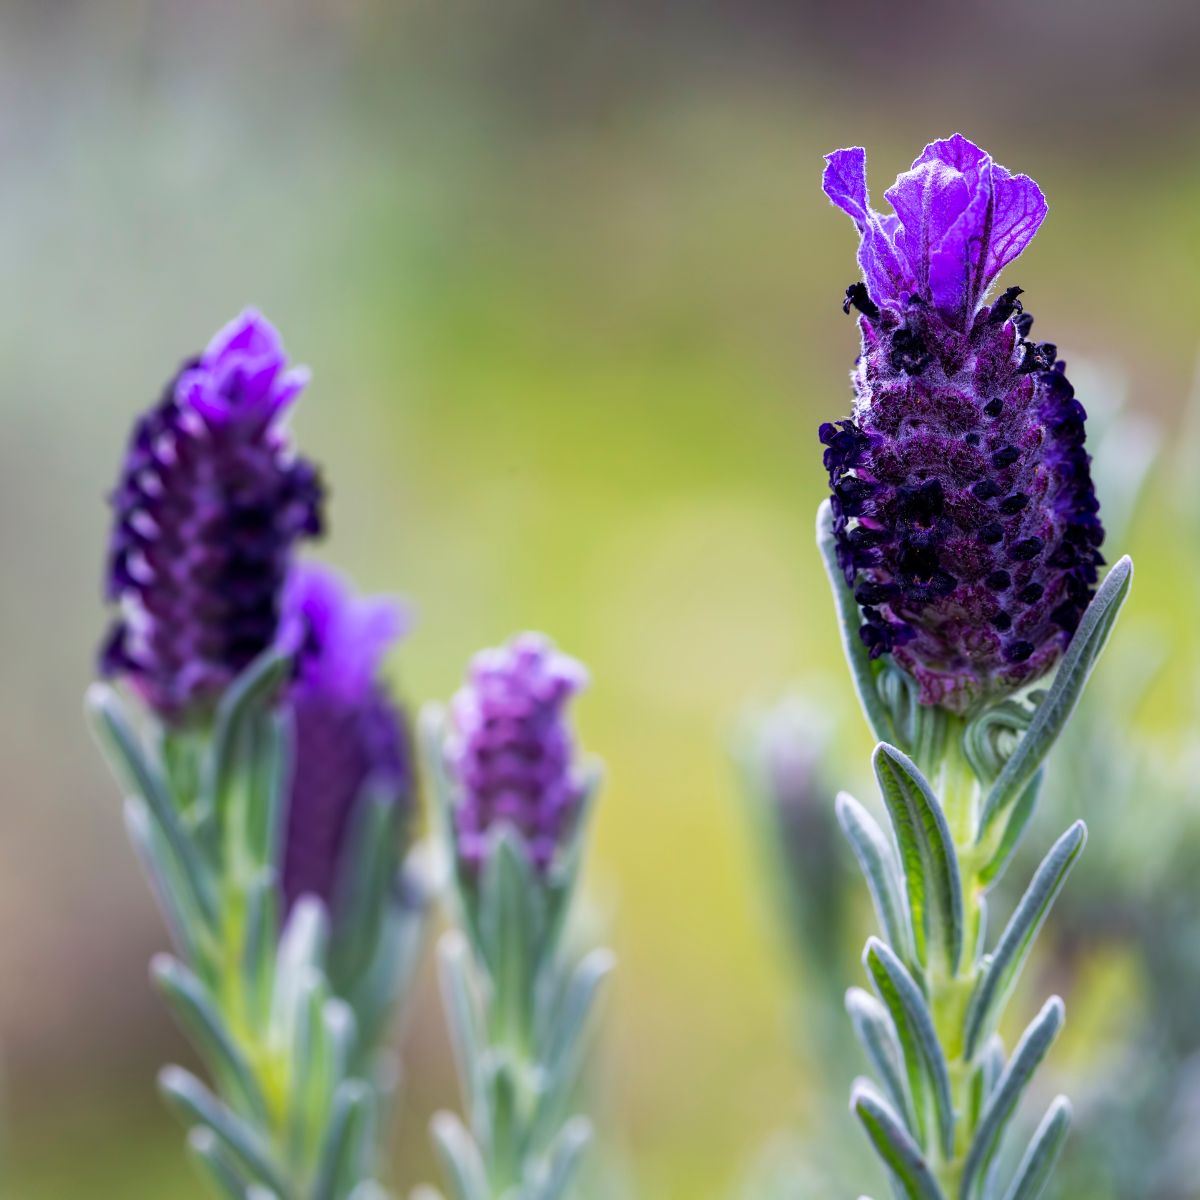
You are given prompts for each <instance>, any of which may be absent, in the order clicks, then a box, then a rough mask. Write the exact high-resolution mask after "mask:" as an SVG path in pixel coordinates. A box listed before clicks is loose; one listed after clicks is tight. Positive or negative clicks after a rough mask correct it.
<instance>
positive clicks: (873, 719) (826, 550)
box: [817, 500, 898, 742]
mask: <svg viewBox="0 0 1200 1200" xmlns="http://www.w3.org/2000/svg"><path fill="white" fill-rule="evenodd" d="M817 548H818V550H820V552H821V559H822V561H823V562H824V563H825V570H826V573H827V574H828V576H829V586H830V587H831V588H832V589H833V602H834V606H835V608H836V611H837V619H838V629H839V631H840V633H841V638H842V650H843V651H844V653H845V655H846V662H847V664H848V665H849V667H850V675H851V678H852V679H853V680H854V689H855V691H856V692H857V693H858V701H859V703H860V704H861V705H862V709H863V713H864V715H865V716H866V718H867V724H868V725H870V727H871V731H872V733H874V735H875V737H876V739H877V740H878V741H881V742H895V741H896V740H898V739H897V731H896V729H895V727H894V726H893V724H892V719H891V716H890V715H889V714H888V711H887V708H886V706H885V705H884V703H883V700H882V699H881V698H880V695H879V690H878V688H877V687H876V676H877V674H878V671H879V668H878V666H877V664H876V663H874V662H872V661H871V657H870V654H869V653H868V651H867V648H866V646H865V645H864V644H863V640H862V638H861V637H859V635H858V629H859V626H860V625H861V624H862V615H861V614H860V613H859V610H858V603H857V601H856V600H855V599H854V593H853V592H852V591H851V590H850V588H849V587H848V586H847V585H846V578H845V576H844V575H843V574H842V569H841V567H840V566H838V561H837V543H836V541H835V540H834V536H833V513H832V511H831V509H830V507H829V501H828V500H825V501H823V502H822V503H821V506H820V507H819V508H818V509H817Z"/></svg>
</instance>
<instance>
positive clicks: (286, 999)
mask: <svg viewBox="0 0 1200 1200" xmlns="http://www.w3.org/2000/svg"><path fill="white" fill-rule="evenodd" d="M328 941H329V918H328V916H327V915H326V913H325V906H324V905H323V904H322V903H321V902H320V901H319V900H318V899H317V898H316V897H315V896H301V897H300V899H299V900H298V901H296V904H295V907H294V908H293V909H292V911H291V915H290V916H289V917H288V920H287V924H286V925H285V926H284V927H283V935H282V936H281V937H280V939H279V949H278V951H277V953H276V955H275V990H274V995H273V996H272V997H271V1023H272V1025H274V1026H275V1027H276V1028H278V1029H293V1028H294V1027H295V1024H296V1020H297V1015H298V1011H299V1005H300V1003H301V999H302V994H301V988H302V985H304V983H305V982H306V980H307V979H308V978H309V972H310V971H313V970H316V971H318V972H319V971H321V970H322V968H323V966H324V960H325V950H326V946H327V945H328Z"/></svg>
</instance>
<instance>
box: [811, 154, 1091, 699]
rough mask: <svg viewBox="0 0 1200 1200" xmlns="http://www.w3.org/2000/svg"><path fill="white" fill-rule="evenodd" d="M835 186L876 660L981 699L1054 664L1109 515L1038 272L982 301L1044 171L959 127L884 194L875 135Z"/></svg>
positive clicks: (858, 582)
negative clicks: (1040, 304) (871, 163)
mask: <svg viewBox="0 0 1200 1200" xmlns="http://www.w3.org/2000/svg"><path fill="white" fill-rule="evenodd" d="M826 161H827V162H828V167H827V169H826V172H825V180H824V187H825V192H826V194H827V195H828V196H829V197H830V199H831V200H833V202H834V203H835V204H837V205H838V207H840V208H841V209H843V210H844V211H845V212H847V213H848V214H849V215H850V216H851V217H852V218H853V220H854V222H855V224H856V225H857V227H858V230H859V234H860V239H861V240H860V246H859V263H860V265H861V266H862V270H863V275H864V279H865V283H856V284H853V285H851V287H850V288H849V289H847V293H846V301H845V305H844V307H845V309H846V311H847V312H848V311H849V309H850V307H851V306H854V307H856V308H857V309H858V311H859V313H860V317H859V327H860V330H861V332H862V353H861V355H860V357H859V360H858V365H857V367H856V369H855V372H854V375H853V381H854V390H855V405H854V411H853V414H852V416H851V418H850V419H848V420H843V421H838V422H836V423H832V424H831V423H827V424H824V425H822V426H821V432H820V436H821V441H822V443H823V444H824V446H825V447H826V449H825V466H826V468H827V469H828V471H829V479H830V488H831V490H832V501H831V503H832V507H833V520H834V532H835V536H836V539H837V547H838V559H839V563H840V565H841V567H842V569H843V571H844V572H845V576H846V580H847V582H848V583H849V584H850V585H851V586H852V587H853V588H854V594H855V598H856V599H857V601H858V603H859V605H860V606H861V608H862V613H863V625H862V628H861V630H860V632H861V635H862V639H863V641H864V643H865V644H866V645H867V647H868V648H869V649H870V652H871V655H872V657H876V656H878V655H880V654H884V653H890V654H891V655H892V656H893V658H894V659H895V661H896V662H897V663H898V664H899V665H900V666H901V667H902V668H904V669H905V670H906V671H908V672H909V673H910V674H911V675H912V676H913V677H914V678H915V679H916V680H917V682H918V683H919V685H920V700H921V702H922V703H924V704H937V705H941V706H943V707H945V708H947V709H949V710H951V711H953V712H956V713H960V714H961V713H967V712H970V711H973V710H974V709H976V708H977V707H978V706H979V705H981V704H983V703H987V702H989V701H991V700H994V699H996V698H998V697H1000V696H1003V695H1005V694H1008V693H1011V692H1012V691H1014V690H1015V689H1017V688H1019V687H1021V686H1023V685H1025V684H1026V683H1028V682H1030V681H1031V680H1033V679H1036V678H1037V677H1038V676H1040V675H1042V674H1043V673H1044V672H1045V671H1047V670H1048V669H1049V668H1050V667H1051V666H1052V665H1053V664H1054V662H1055V661H1056V660H1057V659H1058V657H1059V656H1060V655H1061V653H1062V651H1063V649H1064V648H1065V647H1066V645H1067V643H1068V642H1069V641H1070V638H1071V634H1072V633H1073V632H1074V630H1075V628H1076V626H1077V625H1078V623H1079V619H1080V617H1081V616H1082V614H1083V611H1084V609H1085V608H1086V606H1087V604H1088V601H1089V600H1090V598H1091V595H1092V592H1093V590H1094V587H1095V583H1096V579H1097V568H1098V566H1099V565H1100V564H1101V563H1102V562H1103V559H1102V558H1101V556H1100V552H1099V546H1100V544H1101V542H1102V541H1103V538H1104V530H1103V527H1102V526H1101V523H1100V519H1099V516H1098V512H1099V505H1098V503H1097V500H1096V496H1095V491H1094V489H1093V486H1092V479H1091V473H1090V461H1091V460H1090V458H1089V457H1088V454H1087V452H1086V451H1085V449H1084V422H1085V418H1086V413H1085V411H1084V408H1083V406H1082V405H1081V404H1080V402H1079V401H1078V400H1077V399H1076V398H1075V394H1074V389H1073V388H1072V387H1071V384H1070V383H1069V382H1068V381H1067V378H1066V375H1065V373H1064V371H1065V364H1064V363H1063V362H1062V361H1060V360H1059V359H1058V355H1057V349H1056V347H1055V346H1054V345H1053V344H1052V343H1049V342H1042V343H1036V342H1033V341H1031V340H1029V334H1030V331H1031V328H1032V325H1033V318H1032V317H1031V316H1030V315H1029V314H1028V313H1026V312H1024V311H1023V308H1022V304H1021V301H1020V300H1019V299H1018V298H1017V297H1018V296H1019V295H1020V294H1021V289H1020V288H1015V287H1011V288H1009V289H1008V290H1007V291H1006V292H1005V293H1004V294H1003V295H1002V296H1000V297H999V298H998V299H997V300H995V301H994V302H993V303H992V304H991V305H984V304H983V299H984V295H985V292H986V291H987V288H988V287H989V285H990V284H991V283H992V282H993V280H994V279H995V277H996V275H997V273H998V272H999V271H1000V269H1001V268H1002V267H1003V266H1004V265H1005V264H1006V263H1008V262H1011V261H1012V260H1013V259H1014V258H1016V257H1017V255H1018V254H1020V253H1021V251H1022V250H1023V249H1024V248H1025V247H1026V246H1027V245H1028V244H1029V242H1030V240H1031V239H1032V237H1033V235H1034V234H1035V233H1036V232H1037V229H1038V226H1039V225H1040V224H1041V222H1042V218H1043V217H1044V216H1045V212H1046V203H1045V200H1044V198H1043V197H1042V194H1041V191H1040V190H1039V189H1038V187H1037V185H1036V184H1035V183H1034V182H1033V181H1032V180H1031V179H1029V178H1028V177H1027V176H1024V175H1012V174H1010V173H1009V172H1008V171H1006V170H1005V169H1004V168H1003V167H1001V166H999V165H998V164H996V163H994V162H993V161H992V159H991V157H990V156H989V155H987V154H985V153H984V152H983V151H982V150H980V149H979V148H978V147H976V146H974V145H972V144H971V143H970V142H969V141H967V140H966V139H965V138H963V137H962V136H961V135H955V136H954V137H953V138H950V139H948V140H946V141H942V142H934V143H932V144H931V145H929V146H927V147H926V149H925V151H924V152H923V153H922V154H921V156H920V157H919V158H918V159H917V160H916V162H915V163H914V164H913V167H912V170H911V171H908V172H905V173H904V174H903V175H901V176H900V178H899V179H898V180H897V181H896V184H895V186H894V187H892V188H890V189H889V190H888V192H887V193H886V195H887V198H888V199H889V200H890V201H891V202H892V205H893V207H894V208H895V210H896V212H895V215H882V214H879V213H876V212H874V211H873V210H872V209H871V207H870V202H869V200H868V196H867V188H866V174H865V167H866V161H865V155H864V152H863V151H862V150H861V149H857V148H856V149H850V150H839V151H836V152H835V153H833V154H831V155H829V156H828V158H827V160H826Z"/></svg>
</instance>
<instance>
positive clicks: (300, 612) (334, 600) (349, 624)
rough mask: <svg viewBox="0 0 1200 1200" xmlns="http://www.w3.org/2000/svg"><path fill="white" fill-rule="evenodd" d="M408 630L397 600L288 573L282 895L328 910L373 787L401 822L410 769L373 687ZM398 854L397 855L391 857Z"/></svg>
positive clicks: (325, 571)
mask: <svg viewBox="0 0 1200 1200" xmlns="http://www.w3.org/2000/svg"><path fill="white" fill-rule="evenodd" d="M407 626H408V614H407V613H406V611H405V610H404V608H403V607H402V606H401V605H400V604H399V603H398V602H396V601H394V600H391V599H387V598H382V597H358V596H355V595H354V594H353V593H352V592H351V590H350V587H349V585H348V584H347V582H346V581H345V580H344V579H343V578H342V577H341V576H339V575H338V574H337V573H336V572H334V571H331V570H330V569H329V568H327V567H323V566H320V565H318V564H316V563H302V564H298V565H296V566H294V567H293V568H292V571H291V574H290V575H289V577H288V581H287V587H286V590H285V592H284V599H283V621H282V633H281V636H282V637H283V638H285V639H288V640H294V641H295V642H297V643H298V645H299V652H298V654H297V658H296V676H295V679H294V681H293V683H292V685H291V688H290V690H289V692H288V702H289V704H290V707H291V709H292V713H293V719H294V721H295V762H294V765H293V770H292V783H291V794H290V797H289V803H288V815H287V831H286V835H285V841H284V857H283V894H284V901H285V904H286V906H287V908H288V910H290V909H291V908H292V906H293V905H294V904H295V902H296V901H297V900H298V899H299V898H300V896H302V895H315V896H317V897H318V898H319V899H321V900H322V901H323V902H324V903H325V904H326V906H327V907H328V906H332V905H333V903H334V901H335V899H336V897H337V895H338V893H339V890H340V886H341V884H342V882H343V880H342V874H343V872H342V865H343V858H344V855H345V851H346V843H347V838H348V834H349V831H350V828H351V824H352V821H353V819H354V816H355V814H356V811H357V806H358V804H359V802H360V800H362V799H363V798H364V797H365V795H366V791H365V788H366V785H367V784H368V783H372V784H374V785H375V786H376V787H378V788H381V789H383V790H384V791H385V792H386V794H388V795H390V796H392V797H394V799H395V802H396V803H397V804H400V805H402V806H404V808H405V812H403V813H402V814H401V815H402V817H407V816H408V810H409V809H410V808H411V804H412V787H413V769H412V753H411V749H410V744H409V736H408V726H407V722H406V720H405V717H404V714H403V713H402V711H401V710H400V709H399V708H398V707H397V705H396V703H395V702H394V701H393V700H392V698H391V696H390V694H389V692H388V690H387V688H386V686H385V685H384V683H383V682H382V680H381V679H380V665H381V663H382V660H383V657H384V655H385V654H386V653H387V652H388V650H389V649H390V647H391V646H392V644H393V643H394V642H395V641H396V640H397V639H398V638H400V637H401V636H402V635H403V634H404V633H405V632H406V631H407ZM397 849H398V848H397Z"/></svg>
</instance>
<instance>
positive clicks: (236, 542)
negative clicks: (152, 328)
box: [101, 310, 321, 722]
mask: <svg viewBox="0 0 1200 1200" xmlns="http://www.w3.org/2000/svg"><path fill="white" fill-rule="evenodd" d="M307 379H308V373H307V372H306V371H304V370H288V369H287V359H286V356H285V355H284V351H283V346H282V344H281V342H280V340H279V335H278V334H277V333H276V332H275V330H274V329H273V328H272V327H271V325H270V324H269V323H268V322H267V321H266V320H265V319H264V318H263V317H261V316H260V315H259V314H258V313H256V312H254V311H252V310H247V311H246V312H244V313H242V315H241V316H240V317H238V318H237V319H236V320H235V321H233V322H232V323H231V324H229V325H227V326H226V327H225V328H224V329H222V330H221V331H220V332H219V333H218V334H217V335H216V337H215V338H213V340H212V342H211V343H210V344H209V347H208V349H207V350H205V351H204V353H203V354H202V355H201V356H200V357H199V358H197V359H194V360H192V361H190V362H188V363H185V364H184V366H183V367H182V369H181V370H180V371H179V373H178V374H177V375H176V376H175V378H174V379H173V380H172V381H171V383H170V384H168V386H167V388H166V390H165V392H164V394H163V396H162V399H161V400H160V401H159V403H158V404H157V405H156V406H155V407H154V408H152V409H151V410H150V411H149V412H148V413H146V414H145V415H144V416H143V417H142V418H141V419H140V420H139V421H138V422H137V424H136V425H135V426H134V430H133V435H132V437H131V439H130V442H129V446H128V449H127V451H126V456H125V463H124V466H123V468H122V471H121V477H120V480H119V481H118V484H117V487H116V490H115V491H114V492H113V495H112V506H113V510H114V521H113V531H112V538H111V542H110V546H109V557H108V564H107V571H106V589H107V597H108V599H109V600H112V601H118V602H119V603H120V606H121V614H120V616H119V618H118V619H117V621H116V622H115V624H114V625H113V628H112V629H111V631H110V632H109V635H108V638H107V640H106V643H105V645H104V647H103V650H102V653H101V670H102V672H103V673H104V674H105V675H107V676H120V677H122V678H124V679H126V680H127V681H128V682H129V683H130V685H131V686H132V687H133V688H135V689H136V690H137V691H138V692H139V693H140V694H141V696H142V697H143V698H144V699H145V701H146V702H147V703H148V704H149V705H150V706H151V707H152V708H153V709H154V710H155V711H156V712H157V713H158V714H159V715H160V716H162V717H163V718H165V719H167V720H170V721H172V722H178V721H182V720H185V719H186V718H187V717H188V716H190V715H192V714H194V713H196V712H203V711H204V710H206V709H207V708H209V707H210V706H211V705H212V703H213V702H214V701H215V700H216V698H217V697H218V696H219V695H220V693H221V692H222V690H223V689H224V688H226V687H227V686H228V685H229V683H230V682H231V680H232V679H233V678H234V677H235V676H236V675H237V674H238V672H239V671H241V670H242V669H243V668H244V667H245V666H246V665H247V664H249V663H250V662H251V660H252V659H254V658H255V657H256V656H257V655H258V654H260V653H261V652H262V651H263V650H265V649H266V648H267V647H268V646H269V645H271V643H272V642H273V640H274V639H275V636H276V629H277V625H278V622H279V598H280V593H281V591H282V588H283V583H284V578H285V576H286V574H287V569H288V564H289V562H290V560H291V556H292V551H293V548H294V546H295V544H296V542H297V540H298V539H299V538H301V537H306V536H313V535H316V534H317V533H319V532H320V528H321V515H320V510H321V485H320V482H319V480H318V478H317V473H316V470H315V469H314V468H313V466H312V465H311V464H310V463H308V462H306V461H305V460H303V459H299V458H296V457H295V456H294V454H293V452H292V448H291V444H290V441H289V438H288V436H287V433H286V432H285V430H284V428H283V424H282V418H283V415H284V413H285V412H286V410H287V409H288V407H289V406H290V405H291V404H292V403H293V401H294V400H295V399H296V396H297V395H298V394H299V392H300V390H301V388H302V387H303V386H304V384H305V383H306V382H307Z"/></svg>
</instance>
